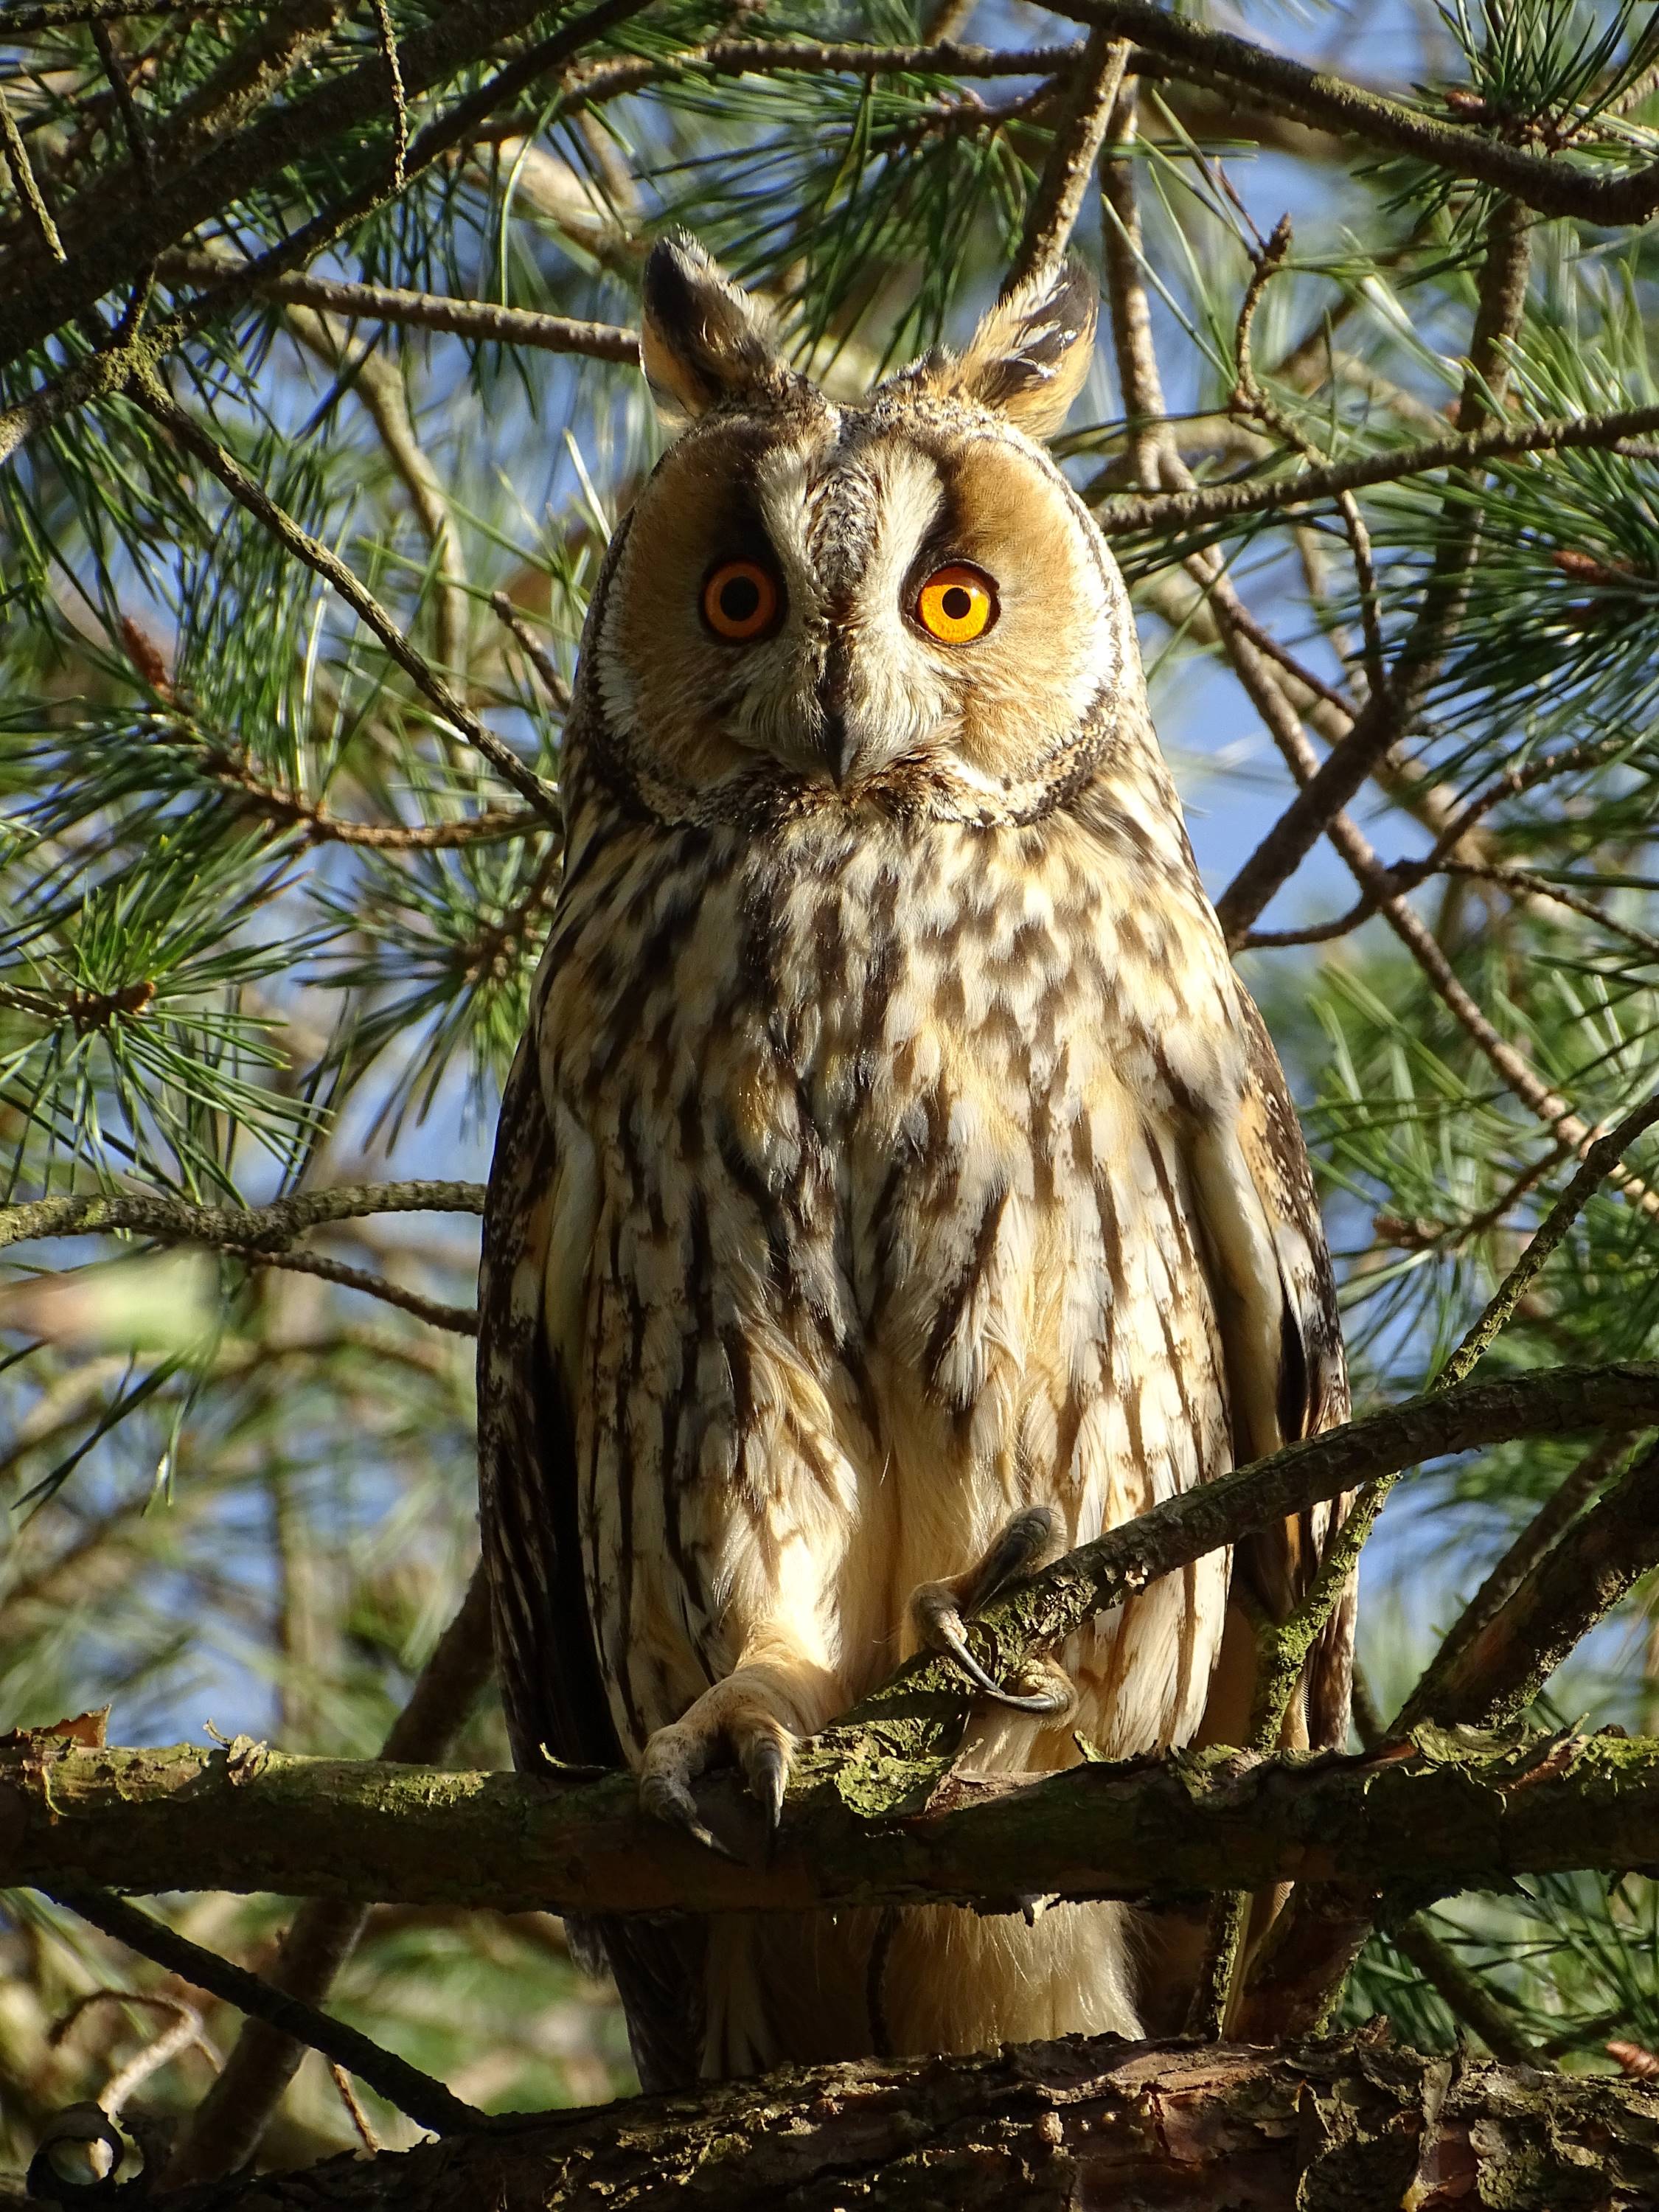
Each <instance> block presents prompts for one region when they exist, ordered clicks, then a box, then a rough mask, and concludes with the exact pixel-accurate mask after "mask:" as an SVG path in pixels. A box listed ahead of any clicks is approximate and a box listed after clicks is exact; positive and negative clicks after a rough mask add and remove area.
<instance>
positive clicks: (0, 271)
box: [0, 0, 648, 362]
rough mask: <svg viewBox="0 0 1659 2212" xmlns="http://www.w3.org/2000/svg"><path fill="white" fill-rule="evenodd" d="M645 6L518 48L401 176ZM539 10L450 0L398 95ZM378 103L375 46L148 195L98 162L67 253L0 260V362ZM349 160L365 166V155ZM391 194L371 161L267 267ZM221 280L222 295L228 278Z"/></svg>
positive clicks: (416, 92) (618, 2)
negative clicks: (1, 326)
mask: <svg viewBox="0 0 1659 2212" xmlns="http://www.w3.org/2000/svg"><path fill="white" fill-rule="evenodd" d="M647 4H648V0H600V4H599V5H598V6H595V7H592V8H590V9H587V10H586V12H585V13H584V14H582V15H579V16H576V17H574V18H572V19H571V20H570V21H568V23H566V24H565V25H564V26H563V27H562V28H561V29H560V30H558V31H556V32H555V33H553V34H552V35H551V36H550V38H548V39H545V40H542V41H540V42H539V43H538V44H537V45H536V46H533V47H531V48H529V49H527V50H526V51H525V52H522V53H521V54H520V55H519V56H517V57H515V58H514V59H513V61H511V62H509V63H508V64H506V65H505V66H504V67H502V68H501V69H499V70H497V71H496V72H495V75H494V76H493V77H491V78H490V79H489V80H488V81H487V82H486V83H484V84H483V85H482V86H481V87H479V88H478V89H477V91H475V92H473V93H471V94H464V95H463V96H461V97H460V98H459V99H458V100H455V101H454V102H453V104H452V106H450V107H449V108H448V109H447V111H446V112H444V113H443V114H441V115H440V116H439V117H437V118H435V119H434V120H433V121H432V122H430V123H428V124H427V125H425V126H424V128H423V129H422V130H421V131H419V132H417V133H416V137H415V139H414V141H413V143H411V145H410V149H409V153H408V156H407V159H406V160H405V161H404V175H405V178H412V177H415V176H417V175H418V174H420V173H421V172H422V170H423V169H424V168H426V167H429V166H430V164H431V163H432V162H433V161H436V160H437V159H438V158H439V156H440V155H441V154H443V153H445V152H447V150H448V149H449V148H450V147H451V146H452V145H453V144H456V143H460V142H462V141H464V140H465V138H466V137H467V136H468V134H469V133H470V132H471V130H472V129H473V128H474V126H475V125H476V123H477V121H478V120H480V119H481V118H482V117H483V116H484V115H485V114H488V113H489V112H490V110H491V109H492V108H493V107H495V106H500V105H501V103H502V102H503V101H505V100H512V99H516V98H517V97H518V95H519V94H520V92H522V91H523V90H525V89H526V88H527V87H528V85H530V84H531V83H532V82H536V81H537V80H538V78H539V77H542V76H548V75H554V74H556V73H557V72H558V71H559V70H562V69H563V68H565V67H567V66H568V64H570V63H571V62H573V61H574V59H575V58H576V57H577V56H578V55H579V54H580V52H582V50H583V48H584V47H586V46H589V45H592V43H594V42H595V41H596V40H599V39H601V38H603V37H605V35H606V34H607V33H609V32H611V31H612V30H614V29H616V28H617V27H618V26H619V25H620V24H622V23H623V22H626V21H628V19H629V17H630V16H633V15H639V14H640V13H641V11H642V9H644V8H645V6H646V5H647ZM541 12H542V6H541V0H454V3H453V5H452V6H450V7H448V8H447V9H444V11H443V12H442V14H441V15H440V16H438V17H436V18H435V19H434V20H433V21H431V22H430V24H429V25H428V27H426V28H425V29H423V30H422V31H420V32H418V33H416V34H415V35H414V36H412V37H410V38H408V39H405V40H404V42H403V46H402V52H401V55H400V66H401V70H402V75H403V79H404V87H405V92H406V96H407V97H408V98H410V99H411V100H413V99H416V98H417V97H418V96H420V95H421V94H424V93H427V92H431V91H435V90H436V89H437V88H439V87H440V86H441V85H443V84H445V83H447V82H449V81H450V80H451V79H453V77H455V76H458V75H459V74H460V73H461V72H462V71H463V70H466V69H467V68H469V67H470V66H471V64H475V63H477V62H479V61H481V60H483V59H484V58H487V57H488V56H489V54H490V53H492V52H494V51H495V49H496V48H498V47H500V46H502V44H503V43H504V42H507V43H510V42H511V41H512V40H513V39H514V38H515V37H517V36H518V35H520V33H523V32H524V31H526V30H527V29H528V28H529V27H531V26H532V24H533V23H534V21H535V20H536V18H537V16H538V15H539V14H540V13H541ZM385 107H386V64H385V60H384V58H383V57H382V56H381V55H380V53H379V52H375V53H374V54H373V55H371V56H370V58H368V59H367V60H366V61H363V62H362V63H360V64H358V65H357V66H356V68H355V69H352V70H345V71H343V72H342V73H340V74H338V75H336V76H327V77H325V78H324V79H323V81H322V82H321V83H320V85H319V88H318V89H317V90H315V91H313V92H311V93H309V94H305V95H302V96H301V97H300V98H298V99H295V100H289V101H286V102H283V103H281V104H273V105H272V106H270V107H268V108H266V109H265V110H264V112H260V113H258V114H255V115H254V116H253V118H252V120H250V121H247V122H246V123H244V124H243V125H241V126H240V128H238V129H235V130H232V131H226V132H224V133H222V135H221V136H220V137H218V139H217V140H216V141H215V142H214V143H212V144H211V145H210V146H209V147H207V148H204V149H203V150H202V152H201V153H200V155H199V156H198V157H197V159H195V160H193V161H191V162H189V163H187V164H185V165H184V166H182V167H179V168H177V169H175V170H173V171H172V172H171V173H167V174H166V175H164V177H163V179H162V181H161V188H160V189H159V190H158V191H157V192H156V193H155V196H154V197H151V198H146V197H144V196H143V194H142V193H141V192H139V191H137V178H136V176H133V175H131V174H129V173H127V172H126V171H125V170H124V169H123V168H121V167H116V168H114V169H112V170H108V171H105V172H103V173H100V175H99V176H98V177H97V178H96V179H94V181H93V182H92V183H91V184H90V185H88V187H87V188H86V190H85V191H83V192H82V193H81V194H80V195H79V196H78V197H76V200H75V201H74V202H73V203H71V204H70V206H69V207H68V208H67V209H65V210H64V220H63V222H62V224H61V226H60V228H61V230H62V233H63V240H64V248H65V252H66V256H67V258H66V259H65V260H64V261H63V262H62V263H59V264H54V265H52V266H50V267H48V268H46V269H44V270H40V272H39V273H38V274H37V275H35V276H33V279H31V276H30V274H29V269H30V261H31V258H32V257H31V256H30V255H29V253H28V252H27V249H26V248H23V247H18V248H15V249H13V252H11V253H10V254H9V255H7V256H6V257H5V258H3V259H0V283H3V284H5V285H6V286H7V287H8V288H9V291H10V301H9V305H10V313H9V317H8V324H7V330H6V333H5V337H4V338H3V339H0V362H3V361H10V360H15V359H16V358H17V357H18V356H20V355H21V354H23V353H25V352H27V351H28V350H29V349H31V348H32V347H33V346H35V345H38V344H40V343H41V342H42V341H43V340H44V339H46V338H47V337H50V336H51V335H52V332H53V331H56V330H58V329H59V328H60V327H62V326H63V325H64V324H66V323H68V322H70V320H71V319H73V318H74V317H75V316H76V314H77V313H81V312H82V311H83V310H85V309H87V308H89V307H92V306H94V304H95V303H96V301H99V300H100V299H101V298H102V297H103V296H104V295H105V294H106V293H107V292H109V291H112V290H113V289H115V288H116V287H117V286H118V284H120V283H122V282H123V281H124V279H125V278H126V277H128V276H130V275H131V271H132V270H134V269H135V268H141V267H143V265H144V264H146V263H148V262H152V261H154V260H155V259H156V258H158V257H159V256H160V255H161V253H163V252H166V251H167V248H168V247H169V246H177V245H179V244H181V243H182V242H183V240H185V238H187V237H188V236H189V235H190V234H191V232H192V231H194V230H196V229H197V228H199V227H200V226H201V225H202V224H204V223H205V222H209V221H210V220H211V218H213V217H214V216H216V215H218V214H220V213H221V212H222V211H223V210H226V209H228V208H229V207H230V206H231V205H232V204H234V202H235V201H237V200H239V199H240V198H242V197H245V196H246V194H247V193H249V192H251V191H254V190H255V189H256V188H257V187H258V186H259V185H262V184H263V183H264V182H266V181H267V180H269V179H270V178H272V177H273V176H275V175H276V174H278V173H281V172H282V171H283V170H284V169H286V168H288V167H289V166H290V165H291V164H292V163H294V162H295V161H301V160H303V159H305V158H306V157H307V155H313V154H316V153H319V152H321V151H322V150H323V149H325V148H328V147H334V148H336V149H342V150H344V149H354V148H356V147H358V146H360V145H361V144H362V136H363V131H364V127H365V126H366V125H368V124H369V123H371V122H373V121H374V120H377V119H378V118H379V117H380V115H381V114H382V113H383V112H384V111H385ZM159 151H160V149H159V148H158V153H159ZM358 166H359V167H360V168H361V167H362V161H361V157H360V160H359V165H358ZM386 194H387V182H386V179H385V177H384V176H383V175H382V174H381V173H380V172H379V170H376V171H374V173H373V174H372V175H371V176H370V177H368V179H366V181H364V182H363V183H362V184H359V185H356V186H355V187H353V188H349V190H348V191H347V194H346V196H345V197H344V198H343V201H342V202H341V203H340V204H338V205H337V207H336V208H334V209H333V210H330V211H329V213H328V214H327V215H326V216H324V217H322V218H319V219H318V220H315V221H313V222H310V223H307V224H305V225H302V226H301V228H300V229H299V230H298V231H296V232H295V234H293V235H292V236H291V237H290V238H289V240H287V241H286V242H285V244H284V246H283V248H282V249H281V251H280V252H278V254H277V255H276V257H275V258H274V260H273V261H272V263H271V265H270V270H269V271H268V272H267V273H270V274H276V273H280V271H281V270H283V268H286V267H289V266H291V265H293V264H294V263H295V262H296V261H306V260H309V259H311V258H313V256H314V255H315V254H316V253H317V252H319V251H320V250H321V249H322V247H323V246H325V245H326V244H328V243H330V242H331V240H332V239H333V237H335V236H336V235H337V234H338V233H339V231H340V230H341V229H342V228H343V227H344V226H346V225H347V224H349V223H350V222H354V221H356V220H357V219H359V218H360V217H362V216H364V215H367V214H368V213H370V212H371V211H372V210H373V209H374V207H375V206H377V205H378V204H380V202H381V200H382V199H383V198H384V197H386ZM220 289H223V290H224V291H225V292H226V294H227V296H228V289H229V288H228V287H226V288H220Z"/></svg>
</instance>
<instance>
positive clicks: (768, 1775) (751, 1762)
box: [744, 1737, 789, 1840]
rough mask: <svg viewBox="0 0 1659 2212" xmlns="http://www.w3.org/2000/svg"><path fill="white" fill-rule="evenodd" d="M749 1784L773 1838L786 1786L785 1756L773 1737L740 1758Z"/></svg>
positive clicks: (779, 1744)
mask: <svg viewBox="0 0 1659 2212" xmlns="http://www.w3.org/2000/svg"><path fill="white" fill-rule="evenodd" d="M744 1766H745V1770H746V1772H747V1776H748V1781H749V1787H750V1790H752V1791H753V1792H754V1794H755V1796H757V1798H759V1800H760V1802H761V1809H762V1810H763V1812H764V1814H766V1832H767V1835H768V1837H769V1838H771V1839H774V1840H775V1838H776V1836H777V1832H778V1824H779V1822H780V1821H781V1820H782V1818H783V1793H784V1791H785V1790H787V1788H788V1786H789V1756H788V1753H787V1752H786V1751H785V1749H784V1747H783V1746H782V1745H781V1743H779V1742H778V1741H776V1739H775V1738H774V1737H769V1738H768V1739H767V1741H765V1742H764V1743H762V1744H761V1745H759V1746H758V1747H757V1748H756V1750H755V1751H753V1752H752V1753H750V1757H749V1759H747V1760H745V1762H744Z"/></svg>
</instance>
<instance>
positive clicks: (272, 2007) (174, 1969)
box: [51, 1886, 491, 2135]
mask: <svg viewBox="0 0 1659 2212" xmlns="http://www.w3.org/2000/svg"><path fill="white" fill-rule="evenodd" d="M51 1894H52V1896H53V1897H55V1898H56V1899H57V1901H58V1904H60V1905H66V1906H67V1907H68V1908H69V1910H70V1911H71V1912H75V1913H78V1914H79V1915H80V1917H81V1918H82V1920H86V1921H88V1922H90V1923H91V1924H92V1926H93V1927H94V1928H100V1929H102V1930H103V1932H104V1933H105V1935H106V1936H112V1937H113V1938H114V1939H115V1941H116V1942H118V1943H125V1945H126V1947H127V1948H128V1949H129V1950H131V1951H137V1953H138V1954H139V1956H140V1957H141V1958H145V1959H152V1960H155V1964H156V1965H157V1966H165V1967H166V1969H167V1972H169V1973H170V1974H177V1975H178V1977H179V1979H180V1980H181V1981H185V1982H189V1983H190V1984H191V1985H192V1986H193V1987H194V1988H196V1989H198V1990H206V1991H207V1992H208V1994H209V1996H216V1997H217V1998H219V2000H220V2001H221V2002H222V2003H224V2004H229V2005H234V2006H235V2008H236V2009H237V2010H238V2011H239V2012H242V2013H246V2014H249V2015H252V2017H253V2018H254V2019H256V2020H268V2021H270V2022H271V2023H272V2024H273V2025H274V2026H275V2027H280V2028H282V2029H283V2032H284V2033H286V2034H289V2035H294V2036H297V2037H298V2038H299V2039H300V2040H301V2042H304V2043H307V2044H309V2045H311V2047H312V2049H313V2050H314V2051H321V2052H322V2054H323V2056H324V2057H325V2058H327V2059H330V2060H332V2061H334V2062H335V2063H337V2064H339V2065H342V2066H347V2067H349V2068H350V2069H351V2071H352V2072H353V2073H354V2074H356V2075H358V2076H359V2078H360V2079H361V2080H362V2081H367V2082H368V2086H369V2087H370V2088H371V2089H373V2090H374V2091H375V2093H377V2094H378V2095H380V2096H382V2097H384V2098H385V2099H386V2101H387V2103H388V2104H392V2105H395V2106H397V2107H398V2111H399V2112H407V2113H408V2115H409V2117H410V2119H412V2120H415V2121H416V2122H417V2123H418V2124H420V2125H421V2126H422V2127H423V2128H430V2129H431V2130H432V2131H433V2133H434V2134H435V2135H459V2134H471V2133H477V2132H478V2131H480V2130H486V2129H488V2128H489V2126H490V2124H491V2121H490V2117H489V2114H488V2113H486V2112H479V2111H478V2110H477V2108H476V2107H475V2106H471V2105H467V2104H463V2103H462V2101H461V2100H460V2099H459V2097H456V2096H453V2095H452V2093H450V2091H449V2090H447V2088H446V2087H444V2085H443V2083H442V2082H441V2081H434V2080H433V2078H432V2076H431V2075H429V2074H422V2072H421V2070H420V2069H419V2068H418V2067H415V2066H411V2065H410V2064H409V2063H408V2061H407V2060H405V2059H402V2058H399V2057H398V2056H397V2055H396V2053H395V2052H393V2051H386V2050H385V2049H383V2048H382V2046H381V2045H380V2044H378V2043H374V2042H373V2041H371V2040H370V2039H369V2038H368V2036H366V2035H360V2034H359V2033H357V2031H356V2028H354V2027H346V2026H345V2024H344V2023H343V2021H337V2020H332V2019H331V2018H330V2017H329V2015H328V2014H326V2013H324V2012H319V2011H318V2010H317V2008H316V2007H315V2006H314V2005H308V2004H304V2003H301V2001H300V1999H299V1998H298V1997H291V1996H287V1995H286V1994H285V1993H284V1992H283V1990H279V1989H275V1988H273V1987H272V1985H271V1984H270V1983H269V1982H266V1981H262V1980H261V1979H260V1978H259V1977H258V1975H257V1974H251V1973H249V1972H247V1970H246V1967H243V1966H234V1965H233V1964H232V1963H231V1961H230V1960H228V1959H222V1958H220V1957H219V1955H218V1954H217V1953H216V1952H213V1951H205V1950H204V1949H203V1948H202V1947H201V1945H200V1944H199V1943H192V1942H191V1941H190V1940H189V1938H188V1937H187V1936H180V1935H179V1933H178V1931H177V1930H176V1929H172V1928H169V1927H168V1926H167V1923H165V1922H164V1921H161V1920H156V1919H155V1918H153V1917H151V1916H150V1914H149V1913H148V1912H141V1911H139V1910H138V1908H137V1905H129V1904H128V1903H127V1902H126V1900H125V1898H119V1897H117V1896H116V1895H115V1894H114V1893H113V1892H112V1891H110V1890H105V1889H93V1888H79V1887H68V1886H66V1887H63V1888H61V1889H53V1890H52V1892H51Z"/></svg>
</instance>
